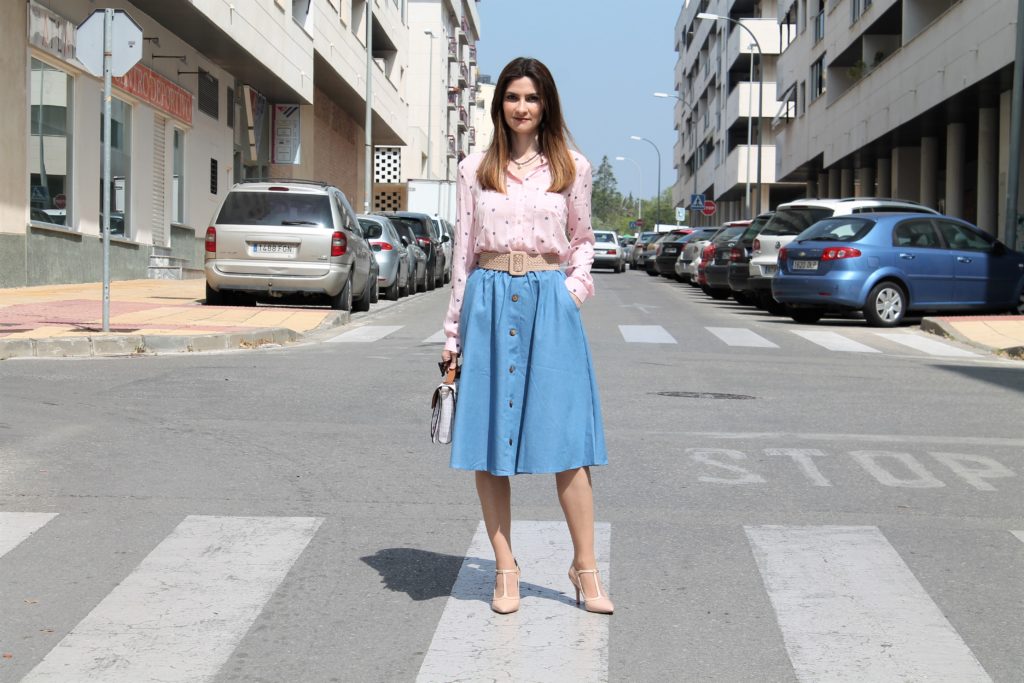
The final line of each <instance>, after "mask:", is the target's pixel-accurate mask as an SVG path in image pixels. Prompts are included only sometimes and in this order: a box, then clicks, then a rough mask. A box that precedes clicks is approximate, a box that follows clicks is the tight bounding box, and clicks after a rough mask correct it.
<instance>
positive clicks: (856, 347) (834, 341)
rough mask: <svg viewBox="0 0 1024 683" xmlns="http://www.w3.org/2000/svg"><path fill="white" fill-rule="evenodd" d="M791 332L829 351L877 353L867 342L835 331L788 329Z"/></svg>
mask: <svg viewBox="0 0 1024 683" xmlns="http://www.w3.org/2000/svg"><path fill="white" fill-rule="evenodd" d="M790 332H792V333H793V334H795V335H797V336H800V337H803V338H804V339H806V340H807V341H809V342H811V343H812V344H817V345H818V346H824V347H825V348H826V349H828V350H829V351H849V352H851V353H879V350H878V349H873V348H871V347H870V346H868V345H867V344H861V343H860V342H858V341H854V340H852V339H849V338H847V337H844V336H843V335H841V334H836V333H835V332H816V331H807V330H790Z"/></svg>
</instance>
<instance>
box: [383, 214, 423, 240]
mask: <svg viewBox="0 0 1024 683" xmlns="http://www.w3.org/2000/svg"><path fill="white" fill-rule="evenodd" d="M391 222H393V223H401V224H402V225H407V226H409V229H410V230H412V234H414V235H416V236H417V237H428V238H429V237H433V235H432V234H431V231H430V230H429V229H428V228H427V226H425V225H423V222H422V221H421V220H419V219H418V218H406V217H405V216H391Z"/></svg>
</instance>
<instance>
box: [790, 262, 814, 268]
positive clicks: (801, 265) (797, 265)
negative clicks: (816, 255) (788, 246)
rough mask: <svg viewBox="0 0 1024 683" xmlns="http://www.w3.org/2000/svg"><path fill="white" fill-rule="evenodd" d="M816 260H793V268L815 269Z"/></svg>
mask: <svg viewBox="0 0 1024 683" xmlns="http://www.w3.org/2000/svg"><path fill="white" fill-rule="evenodd" d="M817 269H818V262H817V261H793V270H817Z"/></svg>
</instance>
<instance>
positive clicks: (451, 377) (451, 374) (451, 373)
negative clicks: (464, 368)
mask: <svg viewBox="0 0 1024 683" xmlns="http://www.w3.org/2000/svg"><path fill="white" fill-rule="evenodd" d="M458 369H459V368H458V364H457V363H456V362H455V361H454V360H453V361H452V362H451V364H450V365H449V366H448V372H447V373H446V374H445V376H444V383H445V384H454V383H455V375H456V373H457V372H458Z"/></svg>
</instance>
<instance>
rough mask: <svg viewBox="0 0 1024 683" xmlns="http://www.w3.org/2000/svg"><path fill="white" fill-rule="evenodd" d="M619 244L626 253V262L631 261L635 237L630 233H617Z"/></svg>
mask: <svg viewBox="0 0 1024 683" xmlns="http://www.w3.org/2000/svg"><path fill="white" fill-rule="evenodd" d="M619 244H621V245H622V251H623V252H625V254H626V263H632V260H631V259H632V258H633V245H634V244H636V237H633V236H632V235H619Z"/></svg>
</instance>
